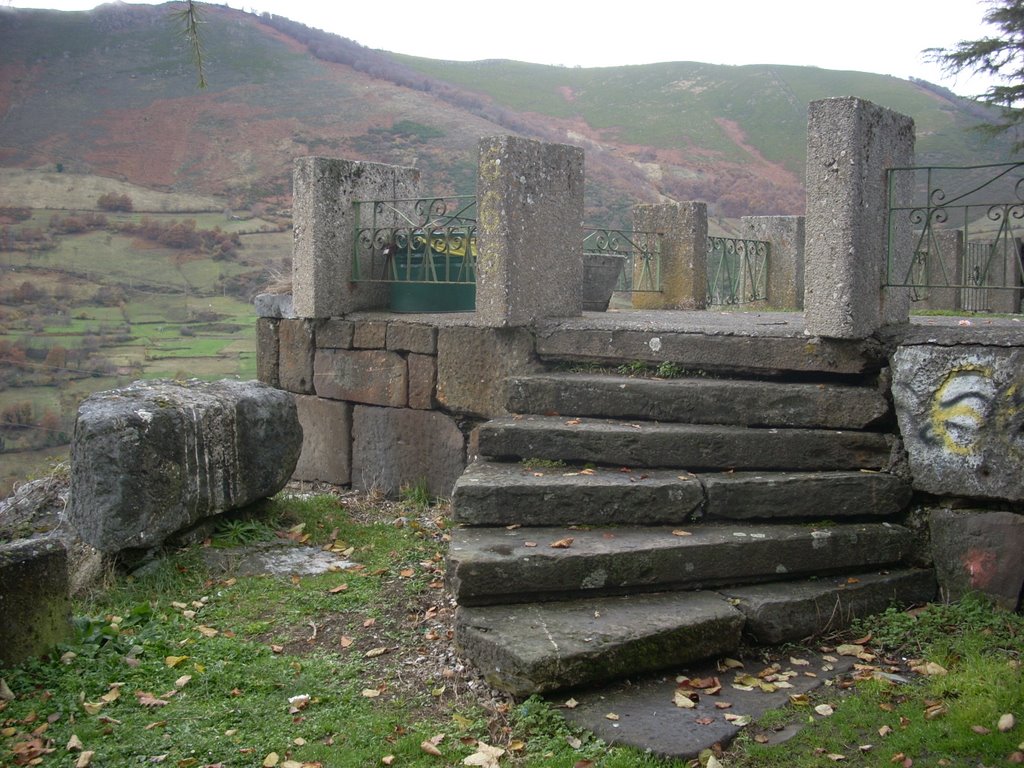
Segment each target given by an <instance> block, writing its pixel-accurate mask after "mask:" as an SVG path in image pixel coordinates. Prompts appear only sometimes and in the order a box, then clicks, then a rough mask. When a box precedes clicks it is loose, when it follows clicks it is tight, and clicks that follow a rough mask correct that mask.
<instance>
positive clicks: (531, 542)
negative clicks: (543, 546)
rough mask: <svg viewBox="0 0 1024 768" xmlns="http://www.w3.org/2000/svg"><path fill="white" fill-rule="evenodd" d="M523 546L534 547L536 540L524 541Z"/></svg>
mask: <svg viewBox="0 0 1024 768" xmlns="http://www.w3.org/2000/svg"><path fill="white" fill-rule="evenodd" d="M523 546H524V547H536V546H537V542H536V541H524V542H523Z"/></svg>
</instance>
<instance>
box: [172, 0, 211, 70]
mask: <svg viewBox="0 0 1024 768" xmlns="http://www.w3.org/2000/svg"><path fill="white" fill-rule="evenodd" d="M175 17H176V18H177V20H178V22H179V23H181V24H183V25H184V28H183V29H182V34H183V35H184V36H185V39H186V40H187V41H188V44H189V47H190V48H191V49H192V61H193V62H194V63H195V65H196V70H197V71H198V73H199V83H198V85H199V87H200V88H205V87H206V73H205V71H204V70H203V43H202V40H201V39H200V37H199V25H200V24H202V23H203V21H202V19H201V18H200V13H199V7H198V6H197V5H196V3H195V2H194V0H186V2H185V7H184V8H183V9H182V10H181V11H180V12H178V13H177V14H175Z"/></svg>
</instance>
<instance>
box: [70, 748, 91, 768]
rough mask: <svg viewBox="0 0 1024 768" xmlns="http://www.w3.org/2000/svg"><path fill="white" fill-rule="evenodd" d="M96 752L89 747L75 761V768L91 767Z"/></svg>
mask: <svg viewBox="0 0 1024 768" xmlns="http://www.w3.org/2000/svg"><path fill="white" fill-rule="evenodd" d="M95 754H96V753H95V752H93V751H92V750H91V749H87V750H85V751H84V752H82V753H81V754H80V755H79V756H78V760H77V761H76V762H75V768H89V766H90V765H92V756H93V755H95Z"/></svg>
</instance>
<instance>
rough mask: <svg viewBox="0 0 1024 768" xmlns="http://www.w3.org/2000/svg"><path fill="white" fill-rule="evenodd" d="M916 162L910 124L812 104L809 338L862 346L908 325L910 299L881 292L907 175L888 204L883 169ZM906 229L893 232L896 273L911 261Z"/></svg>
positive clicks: (852, 104) (858, 102) (893, 115)
mask: <svg viewBox="0 0 1024 768" xmlns="http://www.w3.org/2000/svg"><path fill="white" fill-rule="evenodd" d="M913 160H914V121H913V120H912V119H911V118H909V117H907V116H905V115H901V114H899V113H897V112H893V111H891V110H888V109H884V108H882V107H879V106H877V105H875V104H872V103H871V102H869V101H864V100H862V99H856V98H839V99H824V100H822V101H814V102H811V104H810V107H809V109H808V124H807V222H806V227H807V250H806V253H805V258H804V267H805V270H804V279H805V290H804V324H805V332H806V333H808V334H810V335H813V336H824V337H831V338H843V339H859V338H866V337H868V336H871V335H872V334H873V333H875V332H876V331H877V330H879V329H880V328H881V327H882V326H884V325H888V324H898V323H902V322H906V320H907V318H908V316H909V311H910V292H909V290H908V289H906V288H885V287H883V285H884V282H885V276H886V254H887V238H888V237H889V233H888V230H887V226H886V223H887V213H888V205H889V204H892V205H898V204H906V203H907V202H908V201H909V200H910V195H911V192H912V190H911V187H910V176H911V174H909V173H904V174H899V176H900V177H901V179H900V182H901V183H900V188H899V189H897V190H895V192H894V194H893V198H894V199H893V200H891V201H888V200H887V198H888V192H887V189H886V169H887V168H893V167H898V166H910V165H912V164H913ZM911 237H912V233H911V231H910V223H909V222H905V223H903V222H900V223H899V224H898V226H896V227H895V231H894V233H893V237H892V241H891V244H890V247H891V248H892V249H893V257H894V258H895V259H896V260H897V263H896V265H895V268H894V269H895V271H894V273H895V274H906V269H907V267H908V266H909V264H910V260H911V259H912V258H913V253H912V250H913V245H912V243H911Z"/></svg>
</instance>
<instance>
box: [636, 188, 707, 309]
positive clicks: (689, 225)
mask: <svg viewBox="0 0 1024 768" xmlns="http://www.w3.org/2000/svg"><path fill="white" fill-rule="evenodd" d="M633 231H634V232H657V233H660V234H661V236H662V237H661V293H634V294H633V307H634V308H635V309H704V308H705V307H706V306H707V303H708V258H707V242H708V207H707V203H701V202H685V203H659V204H657V205H646V204H644V205H634V206H633ZM633 266H634V275H633V279H634V280H636V279H637V277H639V275H638V274H637V273H636V270H637V269H639V265H638V264H634V265H633Z"/></svg>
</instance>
